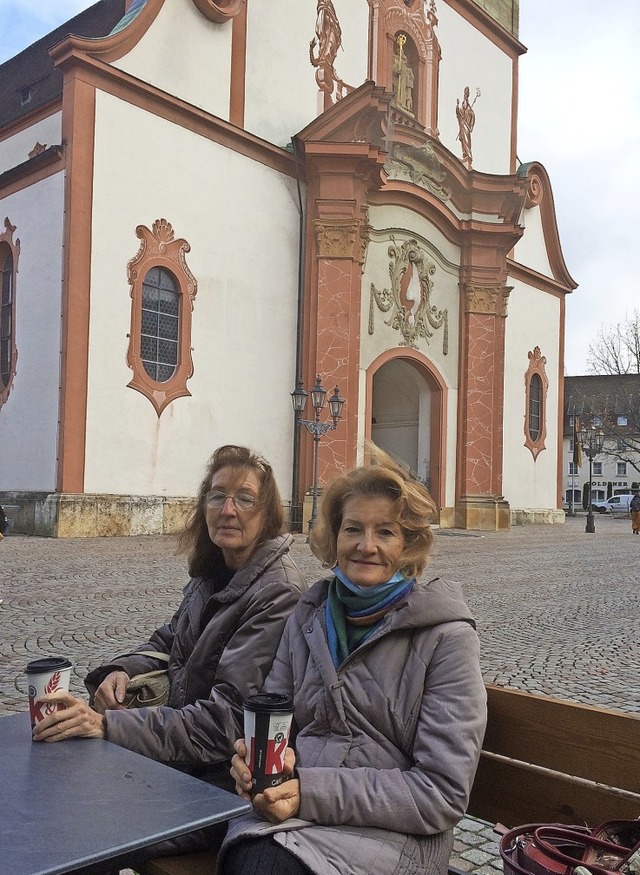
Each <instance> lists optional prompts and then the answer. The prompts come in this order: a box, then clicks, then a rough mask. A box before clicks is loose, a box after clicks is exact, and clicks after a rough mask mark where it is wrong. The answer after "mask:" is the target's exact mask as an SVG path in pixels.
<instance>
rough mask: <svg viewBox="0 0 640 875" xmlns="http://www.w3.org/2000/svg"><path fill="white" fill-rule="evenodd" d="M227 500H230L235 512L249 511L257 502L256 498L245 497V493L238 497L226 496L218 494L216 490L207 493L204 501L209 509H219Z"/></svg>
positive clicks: (222, 493)
mask: <svg viewBox="0 0 640 875" xmlns="http://www.w3.org/2000/svg"><path fill="white" fill-rule="evenodd" d="M228 498H230V499H231V501H232V502H233V506H234V507H235V509H236V510H245V511H246V510H251V508H253V507H255V506H256V502H257V501H258V499H257V498H255V497H254V496H253V495H247V493H246V492H241V493H240V494H239V495H227V493H226V492H220V491H219V490H217V489H212V490H211V492H207V494H206V495H205V497H204V500H205V502H206V503H207V504H208V505H209V507H214V508H216V509H219V508H221V507H224V506H225V504H226V502H227V499H228Z"/></svg>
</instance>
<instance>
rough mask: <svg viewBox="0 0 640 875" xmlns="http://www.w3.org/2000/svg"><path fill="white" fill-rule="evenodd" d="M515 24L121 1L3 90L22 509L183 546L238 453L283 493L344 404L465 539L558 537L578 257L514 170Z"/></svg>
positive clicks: (339, 8)
mask: <svg viewBox="0 0 640 875" xmlns="http://www.w3.org/2000/svg"><path fill="white" fill-rule="evenodd" d="M524 51H525V49H524V46H522V45H521V43H520V42H519V41H518V3H517V0H513V2H506V3H505V2H504V0H483V2H473V0H447V2H444V0H438V3H437V5H436V3H435V2H433V0H430V2H428V3H424V2H423V0H333V2H332V0H279V2H278V3H265V2H263V0H246V2H245V0H100V2H98V3H96V4H95V5H93V6H91V7H90V8H89V9H87V10H86V11H85V12H84V13H82V14H81V15H79V16H77V17H76V18H74V19H72V20H71V21H69V22H68V23H67V24H66V25H65V26H64V27H62V28H59V29H58V30H56V31H55V32H54V33H52V34H50V35H49V36H47V37H45V38H44V39H42V40H40V41H39V42H37V43H35V44H34V45H33V46H31V47H30V48H28V49H27V50H26V51H24V52H22V53H21V54H20V55H18V56H17V57H15V58H13V59H12V60H10V61H7V62H6V63H5V64H4V65H2V66H1V67H0V205H1V206H0V209H1V210H2V216H3V218H4V225H3V226H2V227H3V231H2V232H0V268H1V269H2V276H3V298H2V302H3V303H2V317H1V318H2V324H1V328H0V335H1V336H0V344H1V347H0V348H1V367H0V445H1V446H2V448H3V449H2V457H1V460H0V466H1V467H0V500H4V501H5V502H6V503H8V504H14V505H17V506H19V508H20V510H19V513H18V523H17V526H16V528H17V529H18V530H20V529H21V530H23V531H36V532H40V533H46V534H52V535H59V536H67V535H93V534H111V533H114V534H115V533H124V534H127V533H130V534H137V533H145V532H157V531H171V530H174V529H175V528H176V527H179V526H180V524H181V521H182V515H183V510H184V502H185V501H186V500H187V498H188V496H190V495H192V494H193V493H194V491H195V487H196V484H197V483H198V480H199V478H200V476H201V471H202V468H203V465H204V463H205V461H206V459H207V457H208V456H209V455H210V453H211V452H212V451H213V449H214V448H215V447H216V446H218V445H220V444H222V443H227V442H237V443H246V444H249V445H251V446H253V447H255V448H256V449H258V450H260V451H262V452H263V453H264V454H265V455H266V456H267V457H268V458H269V460H270V461H271V462H272V463H273V465H274V468H275V470H276V474H277V477H278V481H279V483H280V486H281V488H282V491H283V495H284V496H285V498H286V499H287V500H293V501H294V502H298V501H300V500H301V498H302V496H303V495H304V493H305V492H306V491H307V490H308V488H309V486H310V485H311V483H312V478H313V442H312V440H311V438H310V436H309V435H308V434H306V432H303V430H302V429H299V428H297V427H296V421H295V419H294V416H293V413H292V410H291V403H290V397H289V396H290V392H291V391H292V389H293V388H294V387H295V385H296V383H297V382H299V381H301V382H302V384H303V385H304V386H305V387H306V388H307V389H308V388H310V387H311V386H312V385H313V383H314V381H315V378H316V375H320V377H321V379H322V381H323V383H324V385H325V386H326V387H327V388H328V389H329V390H330V391H331V390H332V388H333V386H335V385H337V386H338V387H339V390H340V394H341V395H342V396H343V397H344V398H346V405H345V408H344V413H343V418H342V421H341V422H340V424H339V426H338V428H337V429H336V430H335V431H332V432H330V433H329V434H328V435H326V436H325V437H324V438H323V440H322V442H321V446H320V464H319V480H320V483H321V484H322V483H325V482H328V481H329V480H330V479H331V478H332V477H333V476H335V474H336V472H337V471H340V470H343V469H344V468H345V467H349V466H352V465H353V464H355V463H356V462H357V461H358V460H359V459H360V458H361V456H362V452H363V447H364V443H365V440H366V439H367V438H372V439H373V440H374V441H376V442H377V443H379V444H380V445H381V446H382V447H384V448H386V449H388V450H390V451H391V452H393V453H395V454H396V455H398V456H400V457H401V458H402V459H404V460H405V461H406V463H407V464H408V465H410V466H411V468H412V469H413V470H414V471H415V472H416V475H417V476H418V477H420V478H421V479H423V480H425V481H426V482H427V483H428V484H429V486H430V489H431V491H432V494H433V496H434V498H435V501H436V504H437V505H438V507H439V522H440V525H441V526H460V527H466V528H476V529H495V528H506V527H508V526H509V524H510V523H512V522H514V521H517V522H522V521H544V522H549V521H561V520H563V519H564V517H563V514H562V512H561V510H560V508H561V504H562V497H563V490H564V477H563V471H562V464H563V462H562V414H563V410H564V404H563V398H562V373H563V336H564V314H565V295H566V294H567V293H568V292H570V291H571V290H572V289H573V288H574V287H575V283H574V282H573V280H572V279H571V277H570V275H569V273H568V271H567V268H566V266H565V264H564V260H563V257H562V252H561V248H560V243H559V237H558V230H557V227H556V220H555V212H554V207H553V197H552V193H551V187H550V183H549V179H548V177H547V174H546V172H545V170H544V167H543V166H542V165H541V164H538V163H535V162H530V163H526V164H520V163H519V162H518V159H517V157H516V141H517V137H516V132H517V109H518V93H517V83H518V59H519V57H520V55H521V54H522V53H523V52H524Z"/></svg>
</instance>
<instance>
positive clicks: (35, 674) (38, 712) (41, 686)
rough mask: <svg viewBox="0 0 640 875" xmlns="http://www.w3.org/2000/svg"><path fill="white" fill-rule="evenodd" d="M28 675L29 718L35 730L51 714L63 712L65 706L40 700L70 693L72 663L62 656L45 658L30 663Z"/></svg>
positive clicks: (27, 670)
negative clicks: (62, 693) (62, 691)
mask: <svg viewBox="0 0 640 875" xmlns="http://www.w3.org/2000/svg"><path fill="white" fill-rule="evenodd" d="M26 674H27V682H28V684H29V716H30V717H31V728H32V729H33V727H34V726H35V725H36V723H39V722H40V721H41V720H44V718H45V717H47V716H48V715H49V714H53V712H54V711H59V710H62V708H63V706H62V705H60V704H59V703H58V702H41V701H40V698H41V697H42V696H44V695H46V694H47V693H55V692H57V691H58V690H64V691H65V692H69V681H70V679H71V663H70V662H69V660H68V659H65V658H64V657H62V656H45V657H43V658H42V659H34V660H33V662H30V663H29V664H28V665H27V668H26Z"/></svg>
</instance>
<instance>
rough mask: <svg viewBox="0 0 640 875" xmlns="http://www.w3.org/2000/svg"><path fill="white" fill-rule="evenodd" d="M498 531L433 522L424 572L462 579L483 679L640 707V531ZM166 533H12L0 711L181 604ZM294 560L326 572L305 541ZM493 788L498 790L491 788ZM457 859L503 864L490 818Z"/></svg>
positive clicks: (311, 574)
mask: <svg viewBox="0 0 640 875" xmlns="http://www.w3.org/2000/svg"><path fill="white" fill-rule="evenodd" d="M584 526H585V517H584V515H578V516H576V517H572V518H571V517H568V518H567V522H566V524H565V525H564V526H525V527H518V528H513V529H511V530H510V531H509V532H504V533H493V532H491V533H477V532H463V531H458V530H441V531H437V532H436V539H435V540H436V551H435V556H434V559H433V561H432V563H431V565H430V566H428V568H427V571H426V574H427V576H436V575H442V576H444V577H448V578H452V579H457V580H459V581H460V582H461V583H462V584H463V586H464V589H465V593H466V597H467V599H468V602H469V605H470V606H471V609H472V611H473V612H474V614H475V616H476V618H477V621H478V633H479V635H480V640H481V652H482V653H481V659H482V669H483V674H484V678H485V681H486V682H487V683H492V684H498V685H502V686H509V687H513V688H516V689H520V690H525V691H530V692H535V693H541V694H543V695H551V696H557V697H559V698H564V699H570V700H572V701H577V702H584V703H587V704H591V705H600V706H602V707H606V708H614V709H618V710H624V711H630V712H634V713H640V672H638V666H639V665H640V580H639V575H638V569H639V568H640V538H637V537H636V538H634V537H633V536H632V534H631V524H630V521H629V518H628V517H626V516H625V517H622V516H621V517H611V516H609V515H607V516H600V515H598V516H596V532H595V533H593V534H588V533H586V532H585V531H584ZM174 550H175V539H174V538H172V537H161V536H149V537H136V538H100V539H98V538H92V539H71V540H55V539H45V538H31V537H26V536H21V535H11V536H10V537H8V538H6V539H5V540H4V541H3V543H2V546H1V547H0V595H1V596H2V598H3V599H4V604H2V605H0V714H7V713H11V712H13V711H20V710H24V708H25V705H26V697H27V692H26V683H25V677H24V673H23V672H24V667H25V665H26V664H27V662H28V661H29V660H30V659H34V658H36V657H37V656H43V655H50V654H55V655H60V656H66V657H68V658H69V659H70V660H71V662H72V663H73V665H74V673H73V676H72V692H75V693H76V694H79V695H84V693H85V690H84V686H83V684H82V678H83V677H84V676H85V674H86V673H87V671H88V670H89V668H91V667H93V666H95V665H97V664H99V663H101V662H103V661H104V660H105V659H106V658H108V657H109V656H111V655H114V654H116V653H121V652H123V651H125V650H127V649H128V648H130V647H132V646H135V645H136V644H139V643H141V642H143V641H145V640H147V638H148V635H149V633H150V631H152V630H153V629H155V628H156V627H157V626H159V625H160V624H161V623H163V622H165V621H166V620H167V619H168V618H169V617H170V616H171V614H172V612H173V611H174V610H175V608H176V606H177V605H178V603H179V601H180V595H181V590H182V587H183V586H184V584H185V583H186V580H187V575H186V570H185V569H186V566H185V560H184V557H181V556H176V555H175V553H174ZM293 552H294V555H295V558H296V561H297V562H298V564H299V565H300V568H301V569H302V571H303V573H304V574H305V576H306V577H307V578H308V579H309V580H310V581H311V580H314V579H316V578H317V577H318V576H319V574H320V573H321V568H320V564H319V563H318V561H317V560H316V559H315V558H314V557H313V556H312V555H311V553H310V551H309V547H308V545H307V544H306V539H305V538H304V537H303V536H296V543H295V546H294V549H293ZM496 792H499V789H497V790H496ZM452 864H453V865H455V866H457V867H458V868H460V869H463V870H464V871H468V872H473V873H474V875H492V873H493V875H495V871H496V869H497V870H501V868H502V867H501V863H500V861H499V859H497V843H496V840H495V836H493V834H492V832H491V829H490V828H487V826H486V825H483V824H482V823H480V822H478V821H475V820H473V819H471V818H465V819H464V820H463V821H462V822H461V824H460V826H459V827H458V829H457V830H456V845H455V849H454V858H453V859H452Z"/></svg>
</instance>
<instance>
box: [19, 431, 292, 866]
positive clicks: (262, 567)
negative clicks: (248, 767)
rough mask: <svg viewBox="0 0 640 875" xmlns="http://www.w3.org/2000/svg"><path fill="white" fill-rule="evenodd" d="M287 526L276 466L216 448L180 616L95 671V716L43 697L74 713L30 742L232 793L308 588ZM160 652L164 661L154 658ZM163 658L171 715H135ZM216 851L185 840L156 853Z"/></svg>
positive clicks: (198, 505)
mask: <svg viewBox="0 0 640 875" xmlns="http://www.w3.org/2000/svg"><path fill="white" fill-rule="evenodd" d="M282 528H283V511H282V501H281V499H280V495H279V492H278V488H277V485H276V482H275V478H274V475H273V471H272V469H271V466H270V465H269V464H268V463H267V462H266V461H265V460H264V459H263V458H261V457H260V456H258V455H256V454H255V453H253V452H251V451H250V450H249V449H247V448H245V447H239V446H233V445H227V446H223V447H220V448H219V449H218V450H216V452H215V453H214V454H213V456H212V457H211V459H210V461H209V464H208V466H207V469H206V473H205V476H204V479H203V480H202V483H201V484H200V489H199V492H198V496H197V498H196V500H195V502H194V505H193V508H192V511H191V514H190V516H189V518H188V521H187V527H186V529H185V531H184V533H183V535H182V538H181V542H180V545H181V548H182V550H183V552H186V553H187V555H188V560H189V573H190V575H191V579H190V580H189V582H188V584H187V586H186V588H185V590H184V596H183V599H182V602H181V604H180V606H179V608H178V610H177V611H176V613H175V615H174V616H173V618H172V619H171V621H170V622H169V623H167V624H166V625H165V626H161V627H160V628H159V629H157V630H156V631H155V632H154V633H153V635H152V636H151V637H150V639H149V641H147V642H146V643H145V644H142V645H141V646H140V647H138V648H137V649H136V650H135V651H133V652H131V653H127V654H124V655H122V656H118V657H116V658H115V659H113V660H112V661H111V662H109V663H108V664H106V665H103V666H101V667H100V668H96V669H94V670H93V671H92V672H90V673H89V675H88V676H87V678H86V681H85V683H86V686H87V688H88V689H89V691H90V693H91V694H92V701H93V709H92V708H90V707H89V706H88V705H87V704H86V703H85V702H84V701H83V700H82V699H78V698H76V697H74V696H72V695H70V694H68V693H54V694H52V695H50V696H49V697H47V698H48V699H50V700H51V701H60V702H62V703H63V704H64V705H65V706H66V707H65V710H62V711H56V712H54V713H53V714H52V715H51V716H49V717H47V718H46V719H45V720H43V721H42V722H41V723H39V724H38V726H37V727H36V730H35V733H34V739H35V740H36V741H60V740H63V739H66V738H71V737H74V736H84V737H87V738H105V737H106V738H108V739H109V741H112V742H115V743H116V744H119V745H122V747H126V748H129V749H130V750H134V751H136V752H137V753H141V754H144V755H145V756H149V757H152V758H153V759H155V760H159V761H161V762H164V763H168V764H169V765H173V766H176V767H179V768H181V769H183V770H188V771H190V772H191V773H192V774H194V775H196V776H198V777H200V778H202V779H204V780H207V781H209V782H211V783H215V784H218V785H219V786H222V787H225V786H226V787H227V788H229V789H233V782H232V781H231V779H230V777H229V766H230V759H231V755H232V753H233V749H232V747H231V743H230V741H229V739H233V738H236V737H237V736H238V735H239V734H240V733H241V731H242V703H243V700H244V699H245V697H246V696H247V695H250V694H251V693H254V692H256V690H259V689H260V688H261V687H262V685H263V682H264V680H265V678H266V676H267V674H268V672H269V669H270V668H271V664H272V662H273V659H274V656H275V652H276V648H277V646H278V643H279V641H280V637H281V635H282V631H283V629H284V625H285V622H286V619H287V617H288V616H289V614H290V613H291V611H292V610H293V608H294V606H295V604H296V602H297V601H298V599H299V597H300V594H301V592H302V591H304V590H306V584H305V582H304V579H303V577H302V575H301V573H300V571H299V569H298V567H297V566H296V564H295V563H294V561H293V559H292V558H291V557H290V555H289V548H290V546H291V544H292V541H293V539H292V537H291V535H283V534H281V531H282ZM149 583H150V584H152V583H153V581H152V580H150V581H149ZM156 651H157V652H158V654H159V658H155V657H154V656H153V655H149V654H150V653H151V654H153V653H154V652H156ZM167 656H168V670H169V681H170V689H169V700H168V702H167V704H166V706H157V707H151V708H139V709H135V710H134V709H127V708H126V706H125V704H124V703H125V689H126V686H127V683H128V681H129V679H130V678H132V677H134V675H138V674H142V673H145V672H148V671H152V670H154V669H162V668H165V667H166V666H167V662H166V657H167ZM209 832H210V833H215V834H216V835H217V834H218V833H219V832H220V830H219V829H218V828H213V830H211V831H209ZM196 836H197V834H196ZM209 838H210V839H211V835H210V836H209ZM214 838H215V837H214ZM215 843H216V842H215V840H214V839H211V840H209V841H207V842H206V843H205V844H201V843H200V842H199V840H198V839H197V838H196V841H195V843H194V841H193V840H190V837H188V836H187V837H184V839H183V840H182V841H180V840H176V841H175V842H174V843H164V844H163V847H162V848H158V847H156V848H155V849H154V851H153V854H154V855H156V854H158V853H169V852H172V851H178V850H180V851H183V850H188V849H193V848H195V847H202V846H213V845H215Z"/></svg>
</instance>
